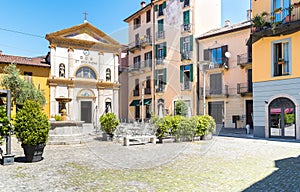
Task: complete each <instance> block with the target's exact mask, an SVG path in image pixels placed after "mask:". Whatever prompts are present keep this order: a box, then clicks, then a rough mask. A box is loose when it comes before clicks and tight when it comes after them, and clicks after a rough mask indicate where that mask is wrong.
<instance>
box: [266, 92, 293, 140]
mask: <svg viewBox="0 0 300 192" xmlns="http://www.w3.org/2000/svg"><path fill="white" fill-rule="evenodd" d="M295 111H296V110H295V104H294V103H293V102H292V101H291V100H290V99H288V98H284V97H280V98H277V99H274V100H273V101H272V102H271V103H270V105H269V135H270V137H282V138H293V139H295V138H296V113H295Z"/></svg>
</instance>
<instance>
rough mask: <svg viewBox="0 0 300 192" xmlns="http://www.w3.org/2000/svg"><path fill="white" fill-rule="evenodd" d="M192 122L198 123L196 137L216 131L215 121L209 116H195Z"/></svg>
mask: <svg viewBox="0 0 300 192" xmlns="http://www.w3.org/2000/svg"><path fill="white" fill-rule="evenodd" d="M192 121H194V122H195V123H196V126H195V136H204V135H207V134H210V133H214V131H215V128H216V123H215V120H214V119H213V118H212V117H211V116H209V115H203V116H195V117H193V118H192Z"/></svg>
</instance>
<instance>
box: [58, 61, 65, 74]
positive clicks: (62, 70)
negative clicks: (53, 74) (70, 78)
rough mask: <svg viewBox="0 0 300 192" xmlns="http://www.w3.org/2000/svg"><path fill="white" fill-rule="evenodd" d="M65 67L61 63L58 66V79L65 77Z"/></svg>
mask: <svg viewBox="0 0 300 192" xmlns="http://www.w3.org/2000/svg"><path fill="white" fill-rule="evenodd" d="M65 72H66V70H65V65H64V64H63V63H61V64H59V77H65Z"/></svg>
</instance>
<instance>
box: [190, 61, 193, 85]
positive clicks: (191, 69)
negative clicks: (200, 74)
mask: <svg viewBox="0 0 300 192" xmlns="http://www.w3.org/2000/svg"><path fill="white" fill-rule="evenodd" d="M193 78H194V74H193V64H190V81H191V82H193Z"/></svg>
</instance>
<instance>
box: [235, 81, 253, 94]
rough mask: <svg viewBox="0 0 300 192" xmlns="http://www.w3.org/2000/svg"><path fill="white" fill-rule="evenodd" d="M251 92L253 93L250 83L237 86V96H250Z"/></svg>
mask: <svg viewBox="0 0 300 192" xmlns="http://www.w3.org/2000/svg"><path fill="white" fill-rule="evenodd" d="M252 91H253V87H252V82H247V83H238V84H237V94H241V95H243V96H244V95H247V94H252Z"/></svg>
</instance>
